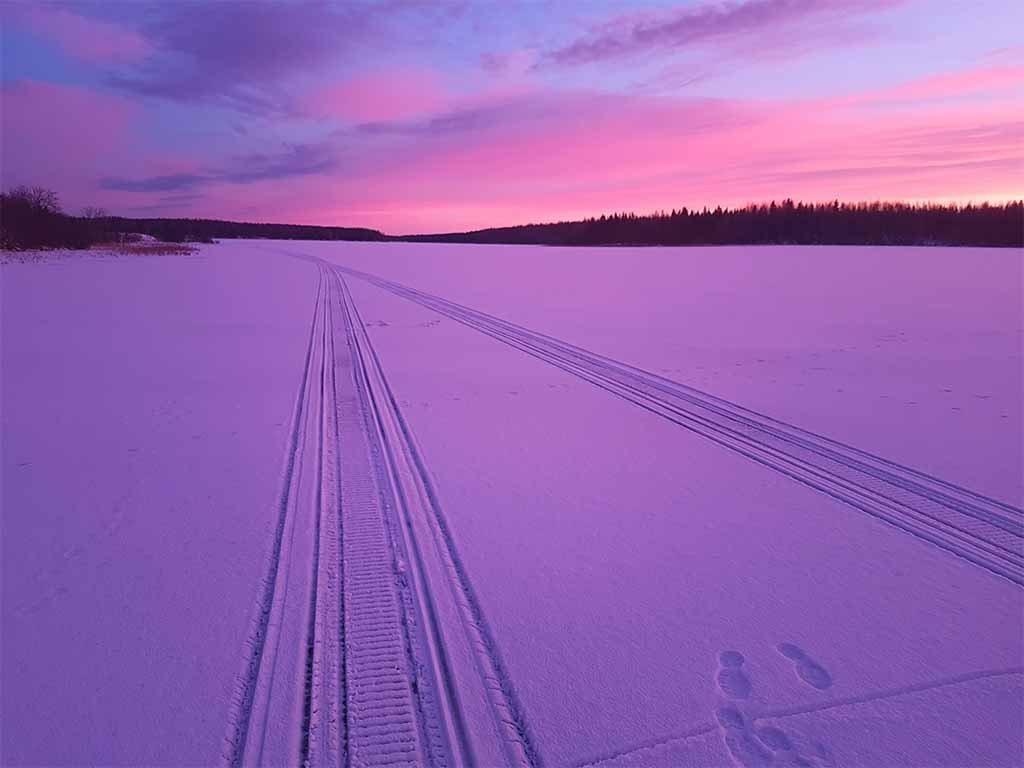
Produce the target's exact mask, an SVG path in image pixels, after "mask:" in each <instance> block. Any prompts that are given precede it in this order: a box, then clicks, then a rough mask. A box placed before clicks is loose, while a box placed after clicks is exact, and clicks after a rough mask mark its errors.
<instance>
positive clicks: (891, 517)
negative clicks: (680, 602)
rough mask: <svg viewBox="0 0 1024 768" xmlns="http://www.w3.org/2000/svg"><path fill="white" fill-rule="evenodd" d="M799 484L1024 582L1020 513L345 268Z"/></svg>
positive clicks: (687, 389) (639, 371) (632, 369)
mask: <svg viewBox="0 0 1024 768" xmlns="http://www.w3.org/2000/svg"><path fill="white" fill-rule="evenodd" d="M333 268H334V269H335V270H340V271H342V272H344V273H345V274H349V275H352V276H354V277H358V278H361V279H363V280H366V281H367V282H369V283H371V284H373V285H376V286H377V287H380V288H383V289H385V290H387V291H390V292H391V293H394V294H396V295H398V296H401V297H403V298H406V299H409V300H411V301H413V302H416V303H417V304H420V305H422V306H424V307H427V308H428V309H431V310H433V311H435V312H438V313H440V314H442V315H445V316H446V317H449V318H451V319H453V320H456V321H458V322H460V323H463V324H465V325H467V326H469V327H471V328H474V329H476V330H478V331H481V332H483V333H486V334H487V335H489V336H492V337H494V338H496V339H498V340H499V341H502V342H503V343H505V344H508V345H509V346H512V347H514V348H516V349H519V350H521V351H523V352H526V353H527V354H530V355H533V356H534V357H537V358H539V359H541V360H543V361H545V362H547V363H550V364H551V365H554V366H556V367H558V368H560V369H562V370H564V371H566V372H568V373H571V374H573V375H575V376H578V377H579V378H581V379H584V380H585V381H588V382H590V383H592V384H594V385H596V386H598V387H600V388H602V389H604V390H606V391H608V392H611V393H613V394H615V395H618V396H619V397H622V398H623V399H625V400H627V401H629V402H631V403H633V404H635V405H637V406H639V407H641V408H644V409H645V410H648V411H650V412H652V413H655V414H657V415H659V416H661V417H663V418H665V419H667V420H669V421H671V422H673V423H674V424H677V425H679V426H681V427H683V428H685V429H687V430H690V431H692V432H694V433H696V434H699V435H701V436H703V437H706V438H708V439H709V440H712V441H713V442H715V443H718V444H719V445H722V446H724V447H726V448H729V449H730V450H733V451H736V452H737V453H740V454H742V455H743V456H745V457H747V458H749V459H751V460H753V461H755V462H757V463H759V464H761V465H763V466H765V467H768V468H770V469H772V470H775V471H776V472H779V473H781V474H783V475H786V476H788V477H790V478H792V479H794V480H796V481H797V482H800V483H802V484H804V485H807V486H809V487H811V488H814V489H816V490H818V491H820V492H822V493H826V494H828V495H829V496H832V497H833V498H836V499H838V500H839V501H842V502H844V503H845V504H848V505H849V506H851V507H854V508H856V509H859V510H861V511H862V512H865V513H867V514H869V515H872V516H873V517H876V518H878V519H880V520H883V521H885V522H887V523H889V524H890V525H893V526H895V527H897V528H899V529H901V530H903V531H905V532H907V533H910V534H912V535H914V536H916V537H918V538H919V539H922V540H924V541H927V542H929V543H931V544H933V545H934V546H936V547H939V548H941V549H943V550H945V551H946V552H949V553H951V554H953V555H956V556H957V557H960V558H962V559H963V560H966V561H967V562H970V563H972V564H974V565H976V566H978V567H980V568H983V569H985V570H987V571H989V572H991V573H994V574H996V575H998V576H1001V577H1003V578H1006V579H1008V580H1010V581H1012V582H1014V583H1016V584H1018V585H1022V586H1024V512H1022V511H1021V510H1020V509H1018V508H1016V507H1013V506H1011V505H1009V504H1005V503H1003V502H1000V501H996V500H994V499H990V498H987V497H985V496H982V495H980V494H978V493H975V492H973V491H970V490H968V489H966V488H962V487H960V486H957V485H955V484H953V483H949V482H946V481H944V480H941V479H939V478H936V477H932V476H930V475H927V474H925V473H923V472H919V471H917V470H914V469H911V468H909V467H906V466H903V465H900V464H897V463H895V462H892V461H889V460H887V459H883V458H881V457H879V456H875V455H872V454H870V453H867V452H865V451H861V450H859V449H857V448H853V447H851V446H848V445H844V444H843V443H840V442H837V441H835V440H831V439H829V438H827V437H823V436H821V435H817V434H814V433H812V432H808V431H806V430H803V429H800V428H799V427H796V426H793V425H791V424H787V423H785V422H782V421H778V420H776V419H772V418H770V417H768V416H765V415H763V414H760V413H757V412H755V411H751V410H749V409H746V408H743V407H742V406H739V405H736V404H735V403H731V402H729V401H727V400H723V399H721V398H718V397H715V396H713V395H709V394H707V393H705V392H701V391H700V390H697V389H694V388H692V387H688V386H686V385H683V384H680V383H678V382H675V381H672V380H671V379H667V378H664V377H662V376H658V375H656V374H653V373H650V372H648V371H645V370H642V369H640V368H636V367H633V366H630V365H627V364H625V363H622V362H619V361H616V360H612V359H609V358H607V357H604V356H602V355H598V354H596V353H594V352H590V351H588V350H586V349H582V348H580V347H577V346H575V345H573V344H570V343H568V342H565V341H561V340H559V339H556V338H553V337H551V336H547V335H545V334H541V333H537V332H534V331H531V330H530V329H528V328H524V327H522V326H519V325H515V324H514V323H510V322H508V321H505V320H501V319H500V318H497V317H494V316H493V315H489V314H487V313H485V312H481V311H478V310H474V309H471V308H469V307H466V306H463V305H461V304H457V303H455V302H452V301H448V300H447V299H443V298H441V297H439V296H434V295H432V294H429V293H425V292H423V291H419V290H417V289H414V288H410V287H408V286H405V285H402V284H400V283H396V282H394V281H391V280H385V279H383V278H380V277H377V276H375V275H371V274H368V273H365V272H360V271H357V270H353V269H349V268H346V267H333Z"/></svg>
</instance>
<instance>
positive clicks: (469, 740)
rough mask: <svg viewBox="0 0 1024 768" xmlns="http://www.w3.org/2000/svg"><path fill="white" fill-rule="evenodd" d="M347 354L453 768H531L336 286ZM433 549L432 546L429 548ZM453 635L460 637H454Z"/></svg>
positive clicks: (386, 396) (449, 552)
mask: <svg viewBox="0 0 1024 768" xmlns="http://www.w3.org/2000/svg"><path fill="white" fill-rule="evenodd" d="M339 281H340V283H341V285H342V293H343V295H344V297H345V300H346V301H347V303H348V309H349V312H350V317H349V329H350V332H351V334H352V342H353V348H354V349H356V350H357V351H358V355H359V357H360V360H361V369H362V372H363V377H364V382H365V391H366V394H367V399H368V403H369V405H370V407H371V410H372V412H373V414H374V421H375V423H376V430H375V431H376V433H377V435H378V438H379V440H380V443H381V447H382V453H383V455H384V462H382V464H381V467H382V469H383V468H384V467H386V469H387V472H388V474H389V475H390V481H391V486H392V489H393V496H394V500H395V503H396V505H397V507H398V509H399V512H400V514H401V516H402V522H403V524H404V529H405V530H407V531H408V532H409V535H408V537H407V547H406V554H407V555H408V556H409V557H410V558H411V561H412V562H411V566H412V567H411V568H410V570H411V571H412V572H413V575H414V581H415V582H416V584H418V585H419V587H420V591H419V605H420V607H421V610H422V612H423V615H424V621H423V626H424V629H425V631H426V633H427V638H426V639H427V644H428V646H429V647H430V649H431V652H432V654H433V656H434V666H435V669H436V670H437V673H438V676H439V678H440V683H441V686H440V687H441V693H442V694H443V695H442V701H441V702H440V703H441V705H442V707H443V708H444V710H445V713H446V719H447V721H448V723H449V724H450V729H451V733H450V741H451V743H452V744H453V745H454V746H455V758H456V759H455V762H456V764H457V765H484V766H497V765H506V766H516V767H525V766H537V765H540V759H539V756H538V754H537V752H536V750H535V748H534V746H533V743H532V738H531V736H530V732H529V728H528V727H527V725H526V722H525V718H524V716H523V712H522V707H521V705H520V704H519V702H518V699H517V697H516V694H515V689H514V687H513V685H512V682H511V679H510V678H509V676H508V673H507V672H506V670H505V667H504V664H503V662H502V660H501V656H500V653H499V652H498V649H497V644H496V643H495V641H494V639H493V635H492V633H491V631H490V628H489V626H488V624H487V621H486V619H485V617H484V614H483V611H482V609H481V607H480V604H479V601H478V600H477V598H476V595H475V592H474V590H473V587H472V584H471V583H470V580H469V577H468V574H467V572H466V569H465V567H464V565H463V564H462V561H461V559H460V557H459V554H458V551H457V549H456V547H455V542H454V538H453V536H452V534H451V531H450V528H449V527H448V523H447V520H446V518H445V516H444V514H443V511H442V509H441V506H440V503H439V501H438V498H437V494H436V492H435V491H434V488H433V484H432V482H431V480H430V477H429V473H428V472H427V470H426V466H425V464H424V462H423V459H422V456H421V455H420V452H419V449H418V448H417V446H416V444H415V441H414V439H413V437H412V433H411V431H410V430H409V427H408V425H407V424H406V422H405V420H404V418H403V417H402V414H401V410H400V408H399V407H398V403H397V400H396V399H395V397H394V394H393V392H392V391H391V388H390V386H389V385H388V383H387V379H386V377H385V375H384V369H383V367H382V365H381V363H380V359H379V357H378V356H377V354H376V352H375V351H374V349H373V347H372V345H371V342H370V339H369V335H368V334H367V332H366V324H365V323H364V322H363V320H362V317H361V316H360V315H359V311H358V308H356V306H355V303H354V302H353V301H352V297H351V294H350V293H349V291H348V288H347V286H345V285H344V281H342V280H340V278H339ZM431 545H433V546H431ZM459 627H461V630H462V631H461V633H460V632H459V631H458V629H459Z"/></svg>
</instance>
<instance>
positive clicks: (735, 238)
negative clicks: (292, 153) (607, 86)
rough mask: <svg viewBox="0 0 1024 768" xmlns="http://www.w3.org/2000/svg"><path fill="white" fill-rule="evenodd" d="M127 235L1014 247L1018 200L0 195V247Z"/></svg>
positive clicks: (69, 244)
mask: <svg viewBox="0 0 1024 768" xmlns="http://www.w3.org/2000/svg"><path fill="white" fill-rule="evenodd" d="M130 234H143V235H150V236H152V237H154V238H156V239H157V240H160V241H163V242H167V243H187V242H212V241H213V240H215V239H230V238H268V239H275V240H401V241H418V242H443V243H507V244H519V245H748V244H749V245H754V244H800V245H956V246H1000V247H1016V248H1020V247H1024V202H1022V201H1019V200H1018V201H1015V202H1009V203H1001V204H989V203H981V204H978V205H974V204H968V205H937V204H910V203H886V202H874V203H840V202H838V201H836V202H832V203H794V202H793V201H792V200H784V201H782V202H781V203H775V202H772V203H770V204H761V205H748V206H746V207H744V208H732V209H729V208H721V207H719V208H715V209H714V210H708V209H707V208H704V209H702V210H699V211H698V210H689V209H687V208H681V209H678V210H673V211H671V212H668V213H666V212H664V211H662V212H659V213H654V214H650V215H647V216H640V215H637V214H635V213H613V214H611V215H604V216H601V217H595V218H589V219H583V220H580V221H561V222H557V223H552V224H524V225H521V226H515V227H499V228H493V229H481V230H476V231H473V232H454V233H449V234H437V235H408V236H402V237H389V236H387V235H384V234H382V233H381V232H378V231H377V230H375V229H365V228H360V227H322V226H312V225H304V224H263V223H252V222H235V221H221V220H217V219H168V218H151V219H135V218H125V217H121V216H110V215H108V214H107V213H106V212H105V211H103V210H101V209H99V208H85V209H83V211H82V214H81V215H80V216H72V215H69V214H67V213H65V212H64V211H63V210H62V208H61V206H60V202H59V200H58V198H57V195H56V194H55V193H54V192H52V191H51V190H48V189H44V188H42V187H15V188H14V189H11V190H10V191H8V192H4V193H2V194H0V248H4V249H14V250H19V249H32V248H88V247H89V246H91V245H94V244H96V243H110V242H121V241H124V240H125V239H126V238H127V237H128V236H129V235H130Z"/></svg>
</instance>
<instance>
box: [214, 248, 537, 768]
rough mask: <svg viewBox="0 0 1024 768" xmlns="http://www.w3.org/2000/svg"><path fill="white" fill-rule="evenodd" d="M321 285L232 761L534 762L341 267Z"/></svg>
mask: <svg viewBox="0 0 1024 768" xmlns="http://www.w3.org/2000/svg"><path fill="white" fill-rule="evenodd" d="M307 260H308V261H312V262H313V263H314V264H315V266H316V268H317V273H318V286H317V291H316V299H315V302H314V310H313V319H312V321H311V326H310V332H309V339H308V342H307V348H306V355H305V361H304V365H303V369H302V373H301V376H300V386H299V392H298V394H297V397H296V402H295V407H294V413H293V417H292V424H291V428H290V431H289V437H288V442H287V446H286V450H285V459H284V470H283V473H282V483H281V495H280V498H279V500H278V505H277V509H276V516H275V519H274V523H273V529H272V536H271V545H270V549H269V554H268V556H267V563H266V572H265V576H264V577H263V580H262V583H261V585H260V588H259V591H258V596H257V601H256V608H255V610H254V613H253V618H252V622H251V625H250V630H249V636H248V639H247V643H246V649H245V654H244V659H243V662H242V669H241V672H240V674H239V677H238V683H237V687H236V691H235V696H234V698H233V702H232V710H231V713H230V717H229V725H228V733H227V736H226V738H225V746H224V753H223V762H224V764H226V765H228V766H232V767H234V766H279V765H299V764H303V765H310V766H338V767H341V766H395V767H396V768H398V767H400V766H409V767H412V766H436V767H438V768H443V767H444V766H462V765H486V766H507V768H530V766H533V765H536V764H537V761H536V757H535V753H534V752H533V750H532V747H531V746H530V742H529V737H528V732H527V729H526V727H525V725H524V724H523V720H522V717H521V715H520V710H519V707H518V705H517V704H516V703H515V695H514V692H513V691H512V689H511V684H510V683H509V681H508V678H507V676H506V675H505V674H504V668H503V666H502V664H501V661H500V657H499V655H498V653H497V650H496V647H495V645H494V643H493V640H492V639H491V636H490V633H489V630H488V629H487V625H486V622H485V620H484V618H483V615H482V612H481V611H480V608H479V605H478V603H477V602H476V599H475V597H474V594H473V591H472V587H471V586H470V584H469V582H468V578H467V577H466V574H465V570H464V569H463V568H462V567H461V564H460V561H459V559H458V554H457V552H456V551H455V549H454V543H453V540H452V538H451V536H450V533H449V531H448V529H447V524H446V522H445V520H444V517H443V514H442V512H441V510H440V507H439V505H438V503H437V499H436V494H434V493H433V490H432V488H431V485H430V480H429V476H428V474H427V472H426V469H425V466H424V463H423V460H422V458H421V457H420V455H419V452H418V450H417V448H416V446H415V444H414V443H413V441H412V436H411V433H410V432H409V431H408V429H407V427H406V425H405V422H404V421H403V420H402V416H401V413H400V411H399V410H398V406H397V403H396V402H395V400H394V397H393V396H392V394H391V391H390V388H389V387H388V385H387V381H386V379H385V377H384V372H383V369H382V368H381V366H380V362H379V360H378V359H377V357H376V354H375V353H374V351H373V348H372V346H371V345H370V341H369V338H368V337H367V335H366V331H365V328H364V327H363V323H362V321H361V319H359V317H358V310H357V309H356V307H355V306H354V304H353V302H352V299H351V296H350V294H349V293H348V290H347V287H346V286H345V284H344V281H343V279H342V278H341V276H340V275H339V274H338V273H337V272H336V271H335V270H333V269H332V268H330V267H328V266H327V265H326V264H324V263H323V262H319V261H318V260H315V259H307Z"/></svg>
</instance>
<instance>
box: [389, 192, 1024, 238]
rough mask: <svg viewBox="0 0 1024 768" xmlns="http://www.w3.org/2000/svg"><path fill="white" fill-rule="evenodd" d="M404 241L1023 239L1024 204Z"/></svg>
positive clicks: (626, 224) (731, 215)
mask: <svg viewBox="0 0 1024 768" xmlns="http://www.w3.org/2000/svg"><path fill="white" fill-rule="evenodd" d="M402 239H405V240H415V241H423V242H447V243H509V244H538V245H541V244H542V245H748V244H749V245H754V244H800V245H974V246H1003V247H1006V246H1013V247H1021V246H1022V245H1024V203H1022V202H1020V201H1017V202H1012V203H1007V204H999V205H991V204H988V203H983V204H980V205H964V206H957V205H911V204H908V203H881V202H878V203H839V202H833V203H823V204H822V203H818V204H814V203H812V204H807V203H794V202H793V201H792V200H785V201H783V202H782V203H781V204H776V203H774V202H772V203H770V204H764V205H749V206H747V207H745V208H737V209H723V208H716V209H714V210H713V211H712V210H708V209H706V208H705V209H704V210H701V211H696V210H687V209H686V208H683V209H681V210H678V211H672V212H671V213H656V214H651V215H649V216H638V215H636V214H633V213H621V214H612V215H611V216H601V217H600V218H591V219H584V220H582V221H564V222H559V223H557V224H525V225H522V226H517V227H501V228H496V229H482V230H478V231H475V232H462V233H453V234H445V235H418V236H412V237H407V238H402Z"/></svg>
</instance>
